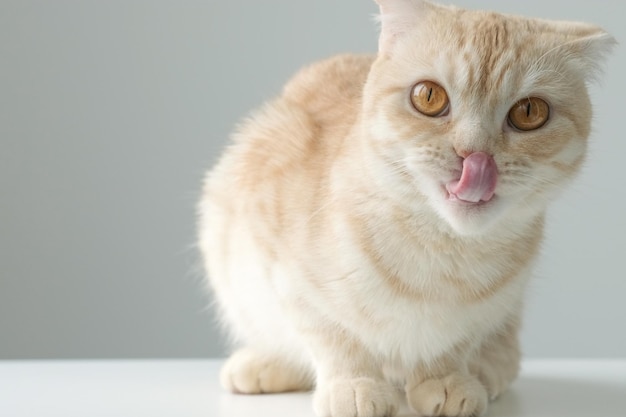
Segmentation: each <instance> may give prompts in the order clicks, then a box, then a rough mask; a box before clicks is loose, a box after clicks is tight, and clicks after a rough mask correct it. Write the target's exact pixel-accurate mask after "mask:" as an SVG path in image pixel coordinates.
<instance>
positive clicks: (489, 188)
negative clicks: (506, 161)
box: [446, 152, 498, 203]
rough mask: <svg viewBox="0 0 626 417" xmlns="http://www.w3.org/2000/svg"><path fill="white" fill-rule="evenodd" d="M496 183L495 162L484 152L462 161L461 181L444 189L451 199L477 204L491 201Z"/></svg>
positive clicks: (453, 182)
mask: <svg viewBox="0 0 626 417" xmlns="http://www.w3.org/2000/svg"><path fill="white" fill-rule="evenodd" d="M497 181H498V167H497V166H496V161H494V159H493V158H492V157H491V156H490V155H488V154H486V153H484V152H475V153H473V154H471V155H470V156H468V157H467V158H465V159H464V160H463V172H462V173H461V179H459V180H458V181H451V182H449V183H448V184H447V185H446V189H447V190H448V192H449V193H450V196H451V197H453V198H454V197H456V198H458V199H459V200H462V201H466V202H469V203H478V202H480V201H489V200H491V198H492V197H493V194H494V192H495V189H496V183H497Z"/></svg>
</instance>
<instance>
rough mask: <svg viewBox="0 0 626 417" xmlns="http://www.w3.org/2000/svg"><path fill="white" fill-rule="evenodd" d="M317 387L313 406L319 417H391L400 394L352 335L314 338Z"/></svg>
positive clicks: (394, 412) (376, 362) (396, 407)
mask: <svg viewBox="0 0 626 417" xmlns="http://www.w3.org/2000/svg"><path fill="white" fill-rule="evenodd" d="M316 342H317V343H315V344H314V346H313V353H314V356H315V362H316V367H317V386H316V390H315V394H314V396H313V408H314V409H315V413H316V414H317V415H318V416H319V417H392V416H395V414H396V413H397V410H398V404H399V393H398V391H397V390H396V389H394V387H393V386H392V385H391V384H390V383H389V382H387V381H386V380H385V378H384V377H383V374H382V369H381V367H380V364H379V363H378V361H376V360H375V358H374V357H373V356H372V355H371V354H370V353H369V352H368V351H367V350H366V348H365V347H364V346H363V345H362V344H361V343H360V342H358V341H357V340H356V339H355V338H352V337H349V336H345V335H343V334H333V335H332V336H329V337H328V338H326V340H324V338H323V337H316Z"/></svg>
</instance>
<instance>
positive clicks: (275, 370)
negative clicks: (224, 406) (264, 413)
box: [220, 349, 312, 394]
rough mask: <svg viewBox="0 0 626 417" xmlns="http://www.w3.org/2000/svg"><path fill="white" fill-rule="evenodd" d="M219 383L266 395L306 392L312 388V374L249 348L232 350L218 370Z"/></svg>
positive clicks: (234, 388)
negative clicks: (219, 371) (219, 370)
mask: <svg viewBox="0 0 626 417" xmlns="http://www.w3.org/2000/svg"><path fill="white" fill-rule="evenodd" d="M220 381H221V383H222V386H223V387H224V388H226V389H227V390H229V391H232V392H235V393H239V394H265V393H275V392H287V391H305V390H309V389H311V388H312V381H311V377H310V376H309V375H308V374H307V373H306V372H305V371H303V370H300V369H297V368H295V367H294V366H291V365H290V364H288V363H286V362H285V361H283V360H281V359H279V358H277V357H271V356H264V355H261V354H258V353H257V352H255V351H254V350H251V349H241V350H238V351H237V352H235V353H234V354H233V355H232V356H231V357H230V358H228V360H227V361H226V363H225V364H224V366H223V367H222V371H221V373H220Z"/></svg>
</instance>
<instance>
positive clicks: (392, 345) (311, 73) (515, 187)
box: [199, 0, 613, 417]
mask: <svg viewBox="0 0 626 417" xmlns="http://www.w3.org/2000/svg"><path fill="white" fill-rule="evenodd" d="M378 2H379V4H380V7H381V22H382V33H381V40H380V50H379V53H378V55H377V56H376V57H374V56H353V55H346V56H339V57H335V58H331V59H329V60H326V61H323V62H320V63H316V64H313V65H312V66H310V67H308V68H305V69H303V70H302V71H301V72H300V73H298V74H297V75H296V76H295V77H294V78H293V79H292V80H291V81H290V82H289V83H288V84H287V85H286V86H285V88H284V91H283V93H282V94H281V95H280V96H279V97H278V98H276V99H274V100H272V101H270V102H268V103H267V104H265V105H264V106H263V107H262V108H261V109H260V110H258V111H257V112H256V113H254V114H253V115H252V116H251V117H250V118H248V119H247V120H245V121H244V122H243V123H242V124H241V126H240V127H239V129H238V130H237V132H236V133H235V134H234V135H233V141H232V144H231V145H230V146H229V148H228V149H227V150H226V152H225V153H224V155H223V157H222V159H221V160H220V162H219V163H218V164H217V166H215V167H214V168H213V169H212V170H211V171H210V172H209V173H208V175H207V178H206V182H205V189H204V194H203V197H202V200H201V202H200V205H199V213H200V222H199V243H200V247H201V250H202V253H203V255H204V259H205V264H206V269H207V272H208V280H209V283H210V285H211V287H212V288H213V290H214V294H215V298H216V301H217V305H218V307H219V310H220V312H221V315H222V319H223V322H224V323H225V324H226V325H227V328H228V329H229V331H230V334H231V335H232V339H233V341H234V343H235V345H236V346H238V347H240V348H242V350H239V351H237V352H236V353H235V354H234V355H233V356H232V357H231V359H230V360H229V361H228V362H227V363H226V365H225V366H224V369H223V372H222V383H223V384H224V385H225V386H226V387H227V388H228V389H231V390H233V391H235V392H243V393H261V392H280V391H288V390H298V389H309V388H311V387H314V386H315V389H316V392H315V396H314V407H315V409H316V412H317V414H318V415H320V416H333V417H343V416H361V417H362V416H386V415H393V414H395V412H396V411H397V408H398V398H397V395H396V394H397V389H398V388H402V389H404V391H405V394H406V396H407V399H408V403H409V405H410V406H411V407H412V408H413V409H414V410H415V411H416V412H418V413H419V414H422V415H448V416H469V415H473V414H480V413H482V412H483V411H484V410H485V408H486V404H487V399H488V397H489V398H495V397H496V396H497V395H499V394H500V393H501V392H502V391H503V390H504V389H506V387H507V386H508V384H509V383H510V382H511V380H512V379H513V378H514V377H515V375H516V373H517V368H518V362H519V357H520V353H519V347H518V342H517V333H518V327H519V320H520V314H521V309H522V304H523V295H524V288H525V286H526V283H527V280H528V277H529V275H530V272H531V269H532V264H533V261H534V259H535V258H536V256H537V254H538V252H539V246H540V243H541V240H542V230H543V225H544V213H545V210H546V207H547V205H548V203H549V202H550V201H551V200H552V199H553V198H554V196H555V195H556V194H558V192H559V190H560V189H561V188H562V187H563V186H564V185H565V184H566V183H567V182H568V181H570V180H571V179H572V177H573V176H574V175H575V174H576V172H577V171H578V169H579V167H580V165H581V163H582V162H583V160H584V157H585V151H586V142H587V137H588V135H589V131H590V121H591V106H590V101H589V98H588V95H587V89H586V84H587V82H588V80H590V79H592V78H593V77H594V76H595V71H596V69H597V67H598V63H599V60H600V59H601V58H602V56H603V55H604V54H605V53H606V52H607V51H608V49H610V46H611V44H612V43H613V40H612V38H610V36H608V35H607V34H606V33H605V32H603V31H602V30H601V29H599V28H596V27H593V26H590V25H586V24H582V23H567V22H550V21H543V20H536V19H526V18H521V17H514V16H505V15H501V14H496V13H490V12H476V11H466V10H461V9H457V8H453V7H444V6H438V5H434V4H432V3H429V2H426V1H423V0H379V1H378ZM422 80H430V81H434V82H437V83H438V84H440V85H441V86H443V87H444V88H445V89H446V91H447V94H448V96H449V99H450V112H449V114H447V115H446V116H444V117H438V118H429V117H426V116H423V115H421V114H419V113H417V112H416V111H415V110H414V109H413V108H412V107H411V105H410V100H409V94H410V91H411V87H412V86H413V85H414V84H415V83H417V82H419V81H422ZM528 96H536V97H541V98H542V99H544V100H545V101H547V102H548V103H550V106H551V119H550V120H549V122H548V123H547V124H546V125H545V126H544V127H542V128H540V129H538V130H536V131H531V132H524V133H522V132H518V131H516V130H514V129H513V128H511V127H509V126H508V125H507V123H506V118H507V113H508V110H509V109H510V108H511V106H513V105H514V104H515V103H516V102H517V101H518V100H520V99H522V98H524V97H528ZM471 152H485V153H488V154H490V155H493V158H494V159H495V161H496V164H497V166H498V175H499V177H498V183H497V188H496V194H495V195H496V197H495V198H494V199H493V200H492V201H490V202H489V203H487V204H483V205H467V204H460V203H458V202H453V201H449V200H448V198H447V195H446V189H445V187H444V185H445V184H446V183H447V182H449V181H451V180H454V178H455V177H458V175H459V171H460V169H461V168H460V164H461V162H460V161H461V157H460V155H466V154H468V153H471Z"/></svg>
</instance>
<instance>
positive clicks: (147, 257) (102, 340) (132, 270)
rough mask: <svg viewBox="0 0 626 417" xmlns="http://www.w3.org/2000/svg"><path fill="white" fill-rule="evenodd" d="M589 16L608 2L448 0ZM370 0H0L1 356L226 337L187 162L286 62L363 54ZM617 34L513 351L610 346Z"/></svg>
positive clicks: (195, 183)
mask: <svg viewBox="0 0 626 417" xmlns="http://www.w3.org/2000/svg"><path fill="white" fill-rule="evenodd" d="M456 4H457V5H459V6H464V7H470V8H486V9H496V10H499V11H504V12H514V13H520V14H527V15H540V16H542V17H546V18H563V19H575V20H587V21H591V22H595V23H597V24H600V25H602V26H604V27H605V28H607V29H608V30H610V31H611V32H612V33H613V34H614V35H615V36H616V37H617V38H618V39H622V40H623V39H626V36H625V35H626V33H625V32H626V29H625V25H624V24H623V16H622V15H623V13H621V12H619V11H620V10H622V9H623V3H622V2H618V1H617V0H615V1H603V2H602V3H601V4H600V3H599V2H595V3H593V2H583V1H579V2H572V1H567V0H562V1H556V0H551V1H546V0H526V1H524V2H501V1H496V0H457V1H456ZM376 10H377V8H376V5H375V4H374V3H373V1H369V0H349V1H348V0H342V1H331V0H325V1H294V0H283V1H277V0H272V1H269V0H265V1H263V2H256V1H241V0H237V1H234V0H229V1H221V2H217V1H190V0H188V1H174V0H172V1H166V0H145V1H139V0H109V1H88V0H73V1H71V0H56V1H45V0H41V1H32V0H1V1H0V141H1V142H0V145H1V147H0V358H4V359H12V358H142V357H210V356H221V355H223V352H224V350H223V349H224V347H223V344H222V343H221V342H220V336H219V333H218V332H217V331H216V327H215V325H214V323H213V317H212V313H211V310H210V309H209V308H208V305H209V303H210V295H209V294H207V292H206V291H205V289H204V287H203V284H202V280H201V272H200V270H199V268H198V257H197V254H196V251H195V249H194V247H193V244H194V235H195V231H194V227H195V219H194V211H195V207H194V206H195V203H196V200H197V198H198V192H199V187H200V183H201V179H202V175H203V172H204V170H205V169H206V168H207V167H209V166H210V165H211V164H212V163H213V162H214V161H215V160H216V158H217V156H218V155H219V152H220V149H221V148H222V147H223V146H224V145H225V143H226V141H227V137H228V133H229V131H230V130H231V128H232V126H233V125H234V124H235V123H236V121H237V120H238V119H239V118H240V117H241V116H243V115H245V114H246V113H247V112H248V111H249V110H251V109H252V108H253V107H255V106H257V105H258V104H259V103H261V102H262V101H263V100H264V99H266V98H269V97H271V96H272V95H274V94H276V93H277V92H278V91H279V89H280V87H281V85H282V84H283V82H284V81H285V80H286V79H287V77H288V76H289V75H290V74H292V73H293V72H294V71H295V70H296V69H297V68H298V67H300V66H302V65H303V64H306V63H308V62H311V61H313V60H316V59H319V58H323V57H326V56H329V55H332V54H335V53H339V52H345V51H352V52H372V51H374V50H375V46H376V39H377V34H376V30H377V29H376V27H375V24H374V23H372V19H371V15H372V14H373V13H374V12H375V11H376ZM623 74H626V59H625V55H624V51H623V48H618V49H617V50H616V52H615V54H614V55H613V57H612V58H611V59H610V60H609V63H608V65H607V70H606V77H605V78H604V81H603V82H602V83H601V84H600V85H598V86H595V87H594V88H593V89H592V96H593V100H594V103H595V105H596V117H595V129H594V133H593V138H592V141H591V144H592V145H591V156H590V158H589V160H588V163H587V166H586V169H585V171H584V173H583V174H582V175H581V176H580V178H579V179H578V181H577V182H576V185H575V186H574V187H572V188H570V189H569V190H568V191H567V192H566V193H565V194H564V195H563V196H562V198H561V199H560V200H559V202H558V203H557V204H555V205H554V206H553V210H552V211H551V214H550V222H549V225H550V226H549V228H548V233H547V240H546V242H545V245H544V248H545V250H544V253H543V257H542V259H541V262H540V265H539V268H538V269H537V272H536V279H535V280H534V282H533V285H532V288H531V291H530V297H529V302H528V311H527V315H526V326H525V329H524V333H523V344H524V351H525V352H526V354H527V356H530V357H611V356H626V331H625V324H624V322H625V320H626V302H624V300H625V299H626V297H625V296H626V272H625V270H624V260H625V259H626V238H625V236H626V221H625V214H626V196H625V191H624V178H625V175H624V171H623V170H624V164H623V160H624V159H623V158H624V155H626V140H625V137H624V133H623V131H624V128H623V123H624V119H625V116H626V115H625V114H624V104H623V103H624V95H625V94H624V93H626V88H625V85H624V82H625V81H624V76H623Z"/></svg>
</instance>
